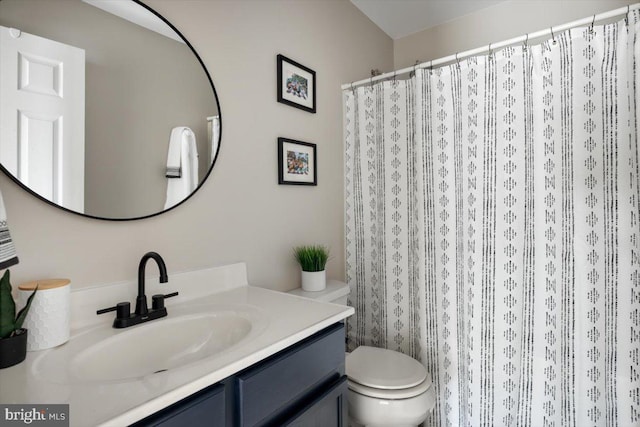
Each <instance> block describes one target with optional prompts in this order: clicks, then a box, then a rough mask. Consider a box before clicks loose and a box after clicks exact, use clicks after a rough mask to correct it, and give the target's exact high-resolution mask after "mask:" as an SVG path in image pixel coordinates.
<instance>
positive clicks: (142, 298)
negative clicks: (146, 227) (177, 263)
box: [135, 252, 169, 316]
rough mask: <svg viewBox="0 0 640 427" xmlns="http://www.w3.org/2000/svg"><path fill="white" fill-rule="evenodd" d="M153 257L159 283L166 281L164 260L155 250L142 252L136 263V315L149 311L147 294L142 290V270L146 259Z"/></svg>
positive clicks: (167, 278)
mask: <svg viewBox="0 0 640 427" xmlns="http://www.w3.org/2000/svg"><path fill="white" fill-rule="evenodd" d="M150 259H153V260H154V261H155V262H156V264H158V269H159V270H160V283H167V282H168V281H169V277H168V276H167V266H166V265H165V264H164V260H163V259H162V257H161V256H160V254H158V253H157V252H147V253H146V254H144V256H143V257H142V259H141V260H140V264H139V265H138V297H137V298H136V311H135V314H136V315H138V316H142V315H145V314H147V313H148V312H149V309H148V308H147V295H145V291H144V270H145V268H146V266H147V261H149V260H150Z"/></svg>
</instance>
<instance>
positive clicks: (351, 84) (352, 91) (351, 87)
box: [351, 82, 355, 92]
mask: <svg viewBox="0 0 640 427" xmlns="http://www.w3.org/2000/svg"><path fill="white" fill-rule="evenodd" d="M351 92H355V90H353V82H351Z"/></svg>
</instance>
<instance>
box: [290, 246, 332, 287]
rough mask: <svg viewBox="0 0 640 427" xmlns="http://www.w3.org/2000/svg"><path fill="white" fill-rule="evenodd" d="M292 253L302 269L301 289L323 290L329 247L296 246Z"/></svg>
mask: <svg viewBox="0 0 640 427" xmlns="http://www.w3.org/2000/svg"><path fill="white" fill-rule="evenodd" d="M293 254H294V256H295V259H296V261H298V264H300V268H301V269H302V289H303V290H305V291H310V292H317V291H322V290H324V288H325V287H326V286H327V275H326V271H325V266H326V265H327V260H328V259H329V249H328V248H327V247H325V246H322V245H311V246H297V247H295V248H293Z"/></svg>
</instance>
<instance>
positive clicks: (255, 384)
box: [234, 324, 345, 426]
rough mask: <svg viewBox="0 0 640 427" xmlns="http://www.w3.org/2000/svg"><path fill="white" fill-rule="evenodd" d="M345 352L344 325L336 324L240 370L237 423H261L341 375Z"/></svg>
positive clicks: (248, 424) (236, 412)
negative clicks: (315, 388)
mask: <svg viewBox="0 0 640 427" xmlns="http://www.w3.org/2000/svg"><path fill="white" fill-rule="evenodd" d="M344 356H345V353H344V326H343V325H342V324H336V325H334V326H331V327H329V328H327V329H325V330H324V331H322V332H320V333H318V334H316V335H314V336H312V337H309V338H308V339H306V340H304V341H303V342H302V343H300V344H299V345H296V346H295V347H294V348H293V349H287V350H284V351H282V352H280V353H278V354H276V355H274V356H272V357H271V358H269V359H268V360H267V361H265V362H264V363H261V364H260V366H258V367H255V368H249V369H248V370H246V371H244V372H242V373H240V374H239V375H238V376H237V377H236V379H235V381H236V384H235V386H236V387H235V390H236V397H237V399H236V404H235V408H234V411H235V415H236V416H235V419H236V420H237V421H238V424H239V425H240V426H255V425H257V424H261V422H262V421H263V420H264V419H265V418H267V417H269V416H270V415H271V414H275V413H277V412H278V411H279V410H280V409H282V408H283V407H285V406H287V405H294V404H295V401H296V400H297V399H298V398H300V397H301V396H303V395H304V394H305V393H308V392H310V391H312V390H313V388H314V387H318V386H319V385H320V384H321V383H322V382H325V383H326V381H327V380H328V379H329V378H330V377H331V376H337V377H340V376H342V375H343V374H344Z"/></svg>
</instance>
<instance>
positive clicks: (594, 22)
mask: <svg viewBox="0 0 640 427" xmlns="http://www.w3.org/2000/svg"><path fill="white" fill-rule="evenodd" d="M595 25H596V15H593V19H592V20H591V26H590V27H589V32H590V33H591V34H595V32H594V31H593V27H594V26H595Z"/></svg>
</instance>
